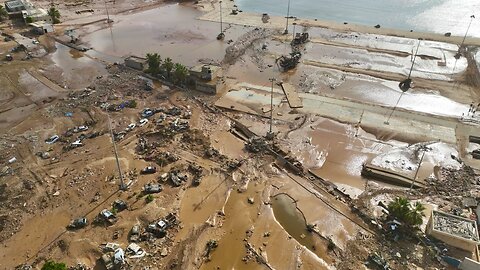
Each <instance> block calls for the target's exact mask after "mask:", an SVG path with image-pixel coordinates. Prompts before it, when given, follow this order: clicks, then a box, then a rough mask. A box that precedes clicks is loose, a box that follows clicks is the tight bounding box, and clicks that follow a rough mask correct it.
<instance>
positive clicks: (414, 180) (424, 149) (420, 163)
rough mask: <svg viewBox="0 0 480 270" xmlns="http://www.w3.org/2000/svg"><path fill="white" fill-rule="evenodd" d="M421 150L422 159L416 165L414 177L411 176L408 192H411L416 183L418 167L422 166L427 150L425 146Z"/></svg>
mask: <svg viewBox="0 0 480 270" xmlns="http://www.w3.org/2000/svg"><path fill="white" fill-rule="evenodd" d="M422 150H423V152H422V157H421V158H420V162H419V163H418V166H417V170H416V171H415V176H413V180H412V184H411V185H410V189H409V191H410V190H412V188H413V185H414V184H415V182H416V179H417V175H418V172H419V171H420V166H421V165H422V162H423V157H424V156H425V152H427V150H428V148H427V147H426V146H422Z"/></svg>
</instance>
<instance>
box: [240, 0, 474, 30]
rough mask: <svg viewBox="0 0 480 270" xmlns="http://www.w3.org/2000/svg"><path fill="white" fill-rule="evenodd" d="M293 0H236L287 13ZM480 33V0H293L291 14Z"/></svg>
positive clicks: (251, 6) (253, 7) (250, 6)
mask: <svg viewBox="0 0 480 270" xmlns="http://www.w3.org/2000/svg"><path fill="white" fill-rule="evenodd" d="M288 1H289V0H235V2H236V4H237V5H238V6H239V8H240V9H241V10H243V11H246V12H256V13H268V14H271V15H279V16H286V14H287V7H288ZM471 15H475V16H476V19H473V22H472V25H471V27H470V30H469V32H468V35H469V36H474V37H480V0H290V16H295V17H298V18H309V19H318V20H329V21H335V22H339V23H344V22H347V23H353V24H362V25H371V26H372V27H373V26H375V25H377V24H380V26H381V27H386V28H393V29H401V30H407V31H410V30H413V31H415V32H434V33H441V34H444V33H446V32H451V33H452V34H453V35H459V36H463V35H464V34H465V32H466V30H467V27H468V25H469V23H470V16H471Z"/></svg>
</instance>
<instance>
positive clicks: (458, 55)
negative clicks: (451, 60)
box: [455, 15, 475, 59]
mask: <svg viewBox="0 0 480 270" xmlns="http://www.w3.org/2000/svg"><path fill="white" fill-rule="evenodd" d="M473 19H475V15H472V16H470V23H468V27H467V31H466V32H465V35H464V36H463V40H462V43H461V44H460V48H458V52H457V54H455V58H456V59H459V58H460V56H461V53H460V50H461V49H462V47H463V44H464V43H465V39H466V38H467V35H468V30H470V26H471V25H472V21H473Z"/></svg>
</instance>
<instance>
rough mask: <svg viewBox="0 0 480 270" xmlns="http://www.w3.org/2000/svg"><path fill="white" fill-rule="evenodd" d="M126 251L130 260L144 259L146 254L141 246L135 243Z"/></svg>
mask: <svg viewBox="0 0 480 270" xmlns="http://www.w3.org/2000/svg"><path fill="white" fill-rule="evenodd" d="M125 251H126V252H127V254H128V255H129V256H128V257H129V258H130V259H136V258H142V257H143V256H145V254H146V252H145V250H143V249H142V248H141V247H140V246H139V245H137V244H135V243H131V244H130V245H128V247H127V249H126V250H125Z"/></svg>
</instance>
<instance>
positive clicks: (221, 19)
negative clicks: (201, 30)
mask: <svg viewBox="0 0 480 270" xmlns="http://www.w3.org/2000/svg"><path fill="white" fill-rule="evenodd" d="M221 33H223V18H222V1H220V34H221Z"/></svg>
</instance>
